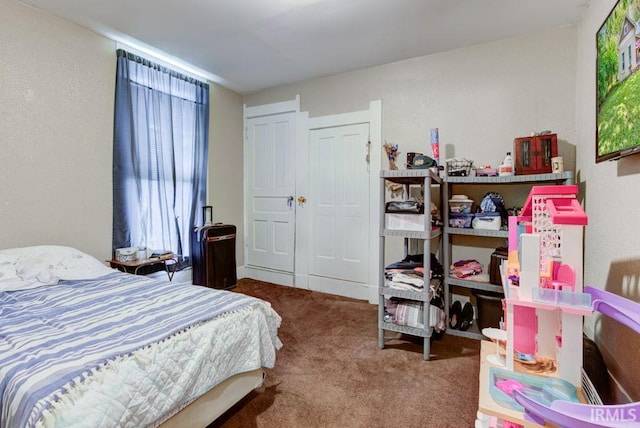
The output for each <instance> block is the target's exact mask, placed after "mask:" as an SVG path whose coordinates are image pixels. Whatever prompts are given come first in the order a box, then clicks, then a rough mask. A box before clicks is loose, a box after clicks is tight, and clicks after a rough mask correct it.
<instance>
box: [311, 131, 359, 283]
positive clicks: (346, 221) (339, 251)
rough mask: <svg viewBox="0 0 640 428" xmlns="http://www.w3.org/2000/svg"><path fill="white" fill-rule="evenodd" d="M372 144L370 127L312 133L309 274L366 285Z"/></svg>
mask: <svg viewBox="0 0 640 428" xmlns="http://www.w3.org/2000/svg"><path fill="white" fill-rule="evenodd" d="M368 142H369V124H368V123H361V124H354V125H347V126H336V127H332V128H322V129H316V130H311V132H310V150H309V157H310V171H309V173H310V174H309V190H310V192H309V193H310V194H309V206H310V209H311V222H310V223H311V236H310V267H309V274H310V275H311V276H316V277H324V278H331V279H336V280H338V281H342V282H356V283H366V282H367V281H368V270H369V244H370V242H369V172H368V164H367V158H366V157H367V154H368ZM316 283H317V284H322V283H323V282H322V281H316ZM321 287H322V286H321V285H320V289H321V291H323V290H322V288H321ZM314 288H315V287H314ZM324 291H326V292H332V291H331V290H324Z"/></svg>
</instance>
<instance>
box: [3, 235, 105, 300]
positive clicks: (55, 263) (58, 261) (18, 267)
mask: <svg viewBox="0 0 640 428" xmlns="http://www.w3.org/2000/svg"><path fill="white" fill-rule="evenodd" d="M111 272H113V269H111V268H109V267H107V266H106V265H105V264H104V263H102V262H100V261H99V260H97V259H95V258H94V257H92V256H90V255H88V254H86V253H83V252H82V251H79V250H77V249H75V248H71V247H64V246H59V245H40V246H34V247H23V248H10V249H7V250H0V290H5V291H8V290H17V289H26V288H33V287H38V286H40V285H52V284H56V283H57V282H58V279H68V280H71V279H93V278H97V277H100V276H103V275H106V274H108V273H111Z"/></svg>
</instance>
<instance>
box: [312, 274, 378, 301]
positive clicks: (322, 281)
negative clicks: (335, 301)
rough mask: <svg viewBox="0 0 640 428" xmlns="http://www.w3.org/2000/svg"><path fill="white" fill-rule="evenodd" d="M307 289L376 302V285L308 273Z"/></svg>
mask: <svg viewBox="0 0 640 428" xmlns="http://www.w3.org/2000/svg"><path fill="white" fill-rule="evenodd" d="M309 289H310V290H314V291H320V292H322V293H329V294H335V295H337V296H344V297H350V298H352V299H358V300H366V301H368V302H369V303H373V304H377V303H378V287H374V286H372V285H370V284H361V283H355V282H345V281H339V280H335V279H331V278H324V277H320V276H312V275H310V276H309Z"/></svg>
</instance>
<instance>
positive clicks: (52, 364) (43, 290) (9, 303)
mask: <svg viewBox="0 0 640 428" xmlns="http://www.w3.org/2000/svg"><path fill="white" fill-rule="evenodd" d="M256 300H257V299H254V298H252V297H248V296H244V295H242V294H238V293H231V292H227V291H219V290H211V289H207V288H204V287H199V286H194V285H191V284H188V283H183V284H179V283H168V282H160V281H153V280H149V279H148V278H144V277H141V276H133V275H128V274H122V273H112V274H109V275H106V276H103V277H100V278H97V279H94V280H86V281H61V282H60V283H58V284H57V285H53V286H42V287H38V288H34V289H31V290H21V291H10V292H0V409H1V413H0V427H3V428H4V427H7V428H13V427H32V426H34V424H35V423H36V422H37V420H38V419H39V418H40V417H41V415H42V412H43V411H44V410H45V409H47V408H49V407H50V403H51V400H55V399H56V395H57V394H62V393H63V392H64V387H65V385H73V383H74V382H79V381H80V380H81V379H83V378H84V377H85V376H87V375H89V374H90V373H91V372H92V371H93V370H96V369H98V370H99V368H100V367H101V366H102V365H104V364H106V363H107V362H108V361H110V360H113V359H114V358H116V357H118V356H123V355H127V354H129V353H131V352H133V351H135V350H136V349H140V348H142V347H145V346H147V345H149V344H151V343H155V342H159V341H161V340H163V339H165V338H167V337H168V336H171V335H172V334H175V333H178V332H180V331H183V330H185V329H188V328H189V327H190V326H192V325H194V324H197V323H200V322H203V321H206V320H209V319H211V318H214V317H216V316H218V315H221V314H224V313H228V312H234V311H239V310H241V309H243V308H245V307H247V306H249V305H250V304H251V303H252V302H254V301H256Z"/></svg>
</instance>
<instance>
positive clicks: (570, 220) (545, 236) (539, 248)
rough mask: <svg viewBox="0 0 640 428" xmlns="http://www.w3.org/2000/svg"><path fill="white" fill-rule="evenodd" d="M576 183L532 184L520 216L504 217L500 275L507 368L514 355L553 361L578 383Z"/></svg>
mask: <svg viewBox="0 0 640 428" xmlns="http://www.w3.org/2000/svg"><path fill="white" fill-rule="evenodd" d="M577 193H578V187H577V186H576V185H562V186H534V187H533V188H532V189H531V192H530V194H529V197H528V198H527V201H526V203H525V205H524V207H523V209H522V213H521V215H519V216H513V217H511V218H510V219H509V257H508V260H507V266H506V272H505V273H504V274H505V276H506V277H505V278H504V281H503V284H505V319H506V331H507V340H506V368H507V369H508V370H513V365H514V355H533V356H536V357H543V358H548V359H549V360H552V361H555V363H556V366H557V375H558V376H559V377H561V378H563V379H566V380H567V381H569V382H571V383H572V384H573V385H575V386H576V387H579V386H580V384H581V368H582V317H583V316H585V315H590V314H591V312H592V310H591V299H590V295H587V294H584V293H583V292H582V291H583V282H582V281H583V280H582V236H583V231H584V226H586V225H587V216H586V214H585V213H584V211H583V209H582V207H581V206H580V204H579V202H578V201H577V199H576V196H577Z"/></svg>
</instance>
